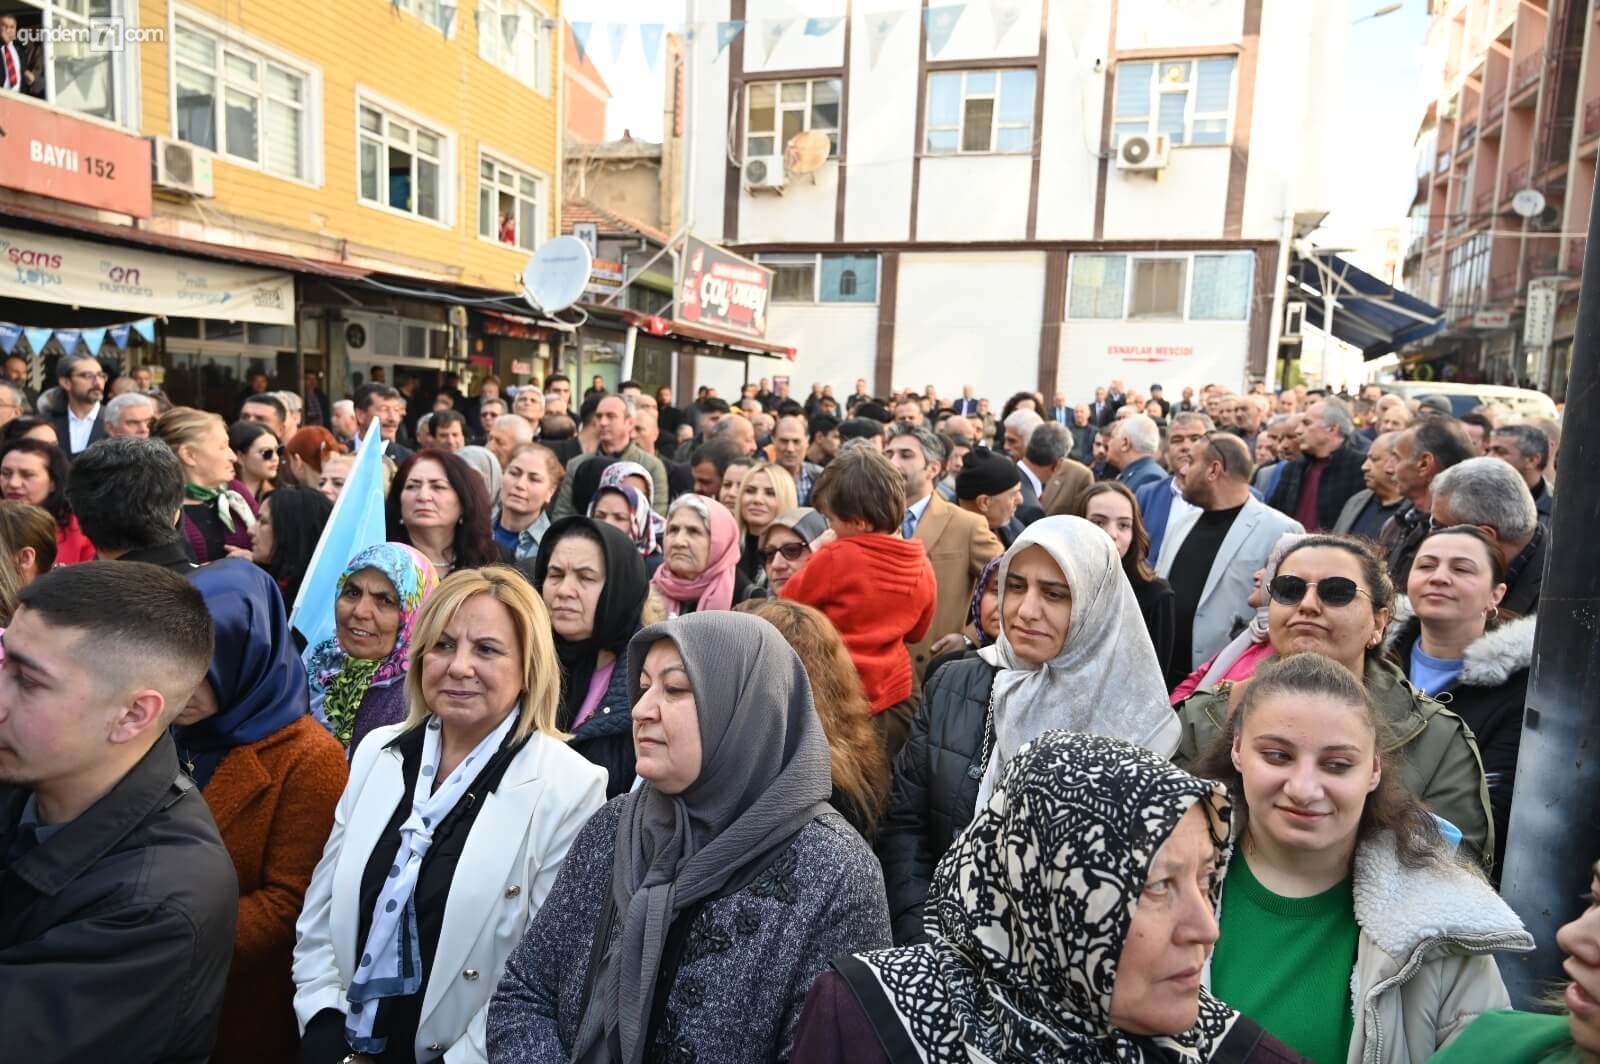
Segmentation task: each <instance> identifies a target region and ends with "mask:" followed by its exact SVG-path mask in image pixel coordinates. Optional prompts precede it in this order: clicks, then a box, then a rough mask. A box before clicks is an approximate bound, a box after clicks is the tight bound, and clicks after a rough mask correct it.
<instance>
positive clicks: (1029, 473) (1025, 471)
mask: <svg viewBox="0 0 1600 1064" xmlns="http://www.w3.org/2000/svg"><path fill="white" fill-rule="evenodd" d="M1017 469H1018V470H1019V471H1020V472H1021V473H1022V475H1023V476H1025V477H1027V478H1028V480H1029V481H1030V482H1031V483H1032V484H1033V493H1034V494H1035V495H1038V494H1039V493H1041V492H1043V491H1044V481H1042V480H1040V479H1039V478H1038V477H1037V476H1035V475H1034V472H1033V470H1031V469H1029V468H1028V463H1027V462H1018V463H1017Z"/></svg>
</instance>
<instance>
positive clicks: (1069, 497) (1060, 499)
mask: <svg viewBox="0 0 1600 1064" xmlns="http://www.w3.org/2000/svg"><path fill="white" fill-rule="evenodd" d="M1071 449H1072V437H1071V436H1070V435H1069V434H1068V432H1067V429H1066V426H1065V425H1058V424H1056V423H1055V422H1054V421H1046V422H1044V423H1043V424H1042V425H1040V426H1038V427H1037V428H1035V429H1034V430H1033V435H1032V436H1030V437H1028V446H1027V448H1026V449H1025V450H1024V451H1023V454H1022V461H1020V462H1018V463H1017V468H1018V470H1020V471H1021V473H1022V495H1023V505H1022V507H1021V508H1020V509H1019V510H1018V511H1017V516H1018V517H1019V518H1020V519H1021V520H1022V523H1023V524H1024V525H1030V524H1032V523H1033V522H1035V521H1037V520H1039V519H1040V518H1041V517H1054V516H1057V515H1059V514H1065V513H1071V512H1072V509H1073V507H1074V506H1075V505H1076V504H1077V502H1078V496H1079V495H1081V494H1083V492H1084V491H1085V490H1086V489H1087V488H1088V487H1089V485H1091V484H1093V483H1094V474H1093V473H1091V472H1089V468H1088V466H1085V465H1080V464H1079V463H1077V462H1074V461H1073V460H1072V459H1071V458H1068V457H1067V453H1068V451H1070V450H1071ZM1035 481H1037V482H1038V487H1037V489H1036V492H1037V499H1036V501H1035V502H1032V503H1029V502H1028V501H1027V496H1028V489H1029V488H1030V487H1031V486H1032V485H1033V483H1034V482H1035Z"/></svg>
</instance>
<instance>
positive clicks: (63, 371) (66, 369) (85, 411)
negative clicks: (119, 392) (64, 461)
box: [50, 355, 106, 455]
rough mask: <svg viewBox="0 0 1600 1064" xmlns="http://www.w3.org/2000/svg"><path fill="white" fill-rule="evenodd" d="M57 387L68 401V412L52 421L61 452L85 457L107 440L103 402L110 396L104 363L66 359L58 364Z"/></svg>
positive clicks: (82, 358)
mask: <svg viewBox="0 0 1600 1064" xmlns="http://www.w3.org/2000/svg"><path fill="white" fill-rule="evenodd" d="M56 383H58V384H60V385H61V394H62V395H64V396H65V397H66V400H67V404H66V409H65V410H63V411H62V412H61V413H59V414H56V415H54V416H53V417H51V418H50V423H51V424H53V425H54V426H55V429H56V438H57V439H58V440H60V441H61V449H62V450H64V451H66V452H67V453H68V454H69V455H76V454H81V453H82V452H83V451H84V450H86V449H87V448H88V446H89V445H90V444H91V443H95V442H97V441H99V440H103V439H105V438H106V419H105V415H104V414H103V413H102V412H101V410H100V400H101V398H103V397H104V396H105V392H106V373H105V370H103V369H101V368H100V361H99V360H98V359H95V358H91V357H90V356H88V355H66V356H64V357H63V358H62V359H61V361H60V362H58V363H57V364H56Z"/></svg>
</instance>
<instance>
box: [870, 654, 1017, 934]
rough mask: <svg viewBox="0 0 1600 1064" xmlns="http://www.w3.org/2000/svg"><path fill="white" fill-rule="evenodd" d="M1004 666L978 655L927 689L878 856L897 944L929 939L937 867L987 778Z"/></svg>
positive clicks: (903, 753) (946, 670)
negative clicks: (928, 912)
mask: <svg viewBox="0 0 1600 1064" xmlns="http://www.w3.org/2000/svg"><path fill="white" fill-rule="evenodd" d="M998 671H999V670H998V669H996V668H994V667H993V666H992V665H990V664H989V663H988V662H986V661H983V660H982V659H981V658H979V657H977V655H973V656H971V657H968V658H963V659H961V660H959V661H952V662H951V663H950V664H948V665H945V666H943V667H942V668H940V669H939V670H938V672H936V673H935V674H934V675H933V677H932V678H931V679H930V680H929V682H928V684H927V686H925V687H924V688H923V689H922V705H921V707H919V708H918V710H917V715H916V716H915V717H914V718H913V719H912V721H911V737H910V738H909V739H907V740H906V744H905V746H903V747H902V748H901V749H900V755H899V756H898V757H897V758H895V762H894V784H893V789H892V790H891V791H890V794H889V812H888V813H887V814H886V815H885V816H884V818H883V823H882V825H881V826H880V827H879V829H878V859H879V860H880V861H882V862H883V880H884V885H885V887H886V888H887V889H888V892H889V919H890V921H891V922H892V923H893V925H894V942H895V945H897V946H904V945H909V944H911V943H916V942H925V941H927V934H926V933H925V932H924V931H923V929H922V909H923V905H924V904H925V903H926V902H927V900H928V885H929V884H930V883H931V882H932V881H933V869H934V866H935V865H937V864H938V863H939V858H941V857H943V856H944V854H945V851H946V850H948V849H949V848H950V844H951V843H953V842H954V841H955V839H956V836H957V835H960V834H961V832H962V831H963V830H965V828H966V826H967V825H968V824H970V823H971V822H972V815H973V810H974V809H975V808H976V806H977V804H978V784H979V783H980V782H981V781H982V780H983V769H984V766H983V765H982V763H981V762H980V761H979V757H980V756H981V755H982V753H983V738H984V730H985V729H986V728H987V727H988V719H989V692H990V691H991V690H992V689H993V687H994V679H995V675H996V673H998Z"/></svg>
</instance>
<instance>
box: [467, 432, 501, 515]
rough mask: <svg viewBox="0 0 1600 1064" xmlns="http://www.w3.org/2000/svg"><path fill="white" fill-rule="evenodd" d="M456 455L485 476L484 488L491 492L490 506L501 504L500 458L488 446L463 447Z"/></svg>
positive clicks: (491, 507) (492, 507)
mask: <svg viewBox="0 0 1600 1064" xmlns="http://www.w3.org/2000/svg"><path fill="white" fill-rule="evenodd" d="M456 457H457V458H459V459H461V460H462V461H463V462H465V463H467V465H469V466H471V467H472V468H473V470H474V471H476V472H477V474H478V475H479V476H480V477H482V478H483V490H484V491H486V492H488V493H489V508H490V509H491V510H492V509H494V508H495V507H497V506H499V505H500V478H501V472H500V459H498V458H496V457H495V456H494V452H493V451H491V450H489V448H487V447H477V446H472V447H463V448H461V450H459V451H457V452H456Z"/></svg>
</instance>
